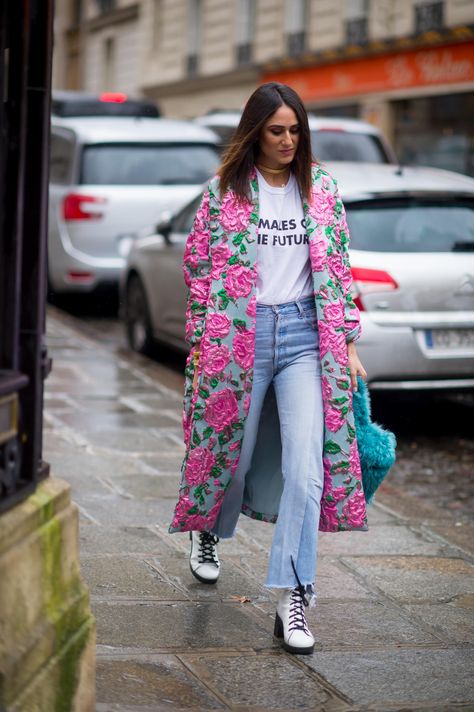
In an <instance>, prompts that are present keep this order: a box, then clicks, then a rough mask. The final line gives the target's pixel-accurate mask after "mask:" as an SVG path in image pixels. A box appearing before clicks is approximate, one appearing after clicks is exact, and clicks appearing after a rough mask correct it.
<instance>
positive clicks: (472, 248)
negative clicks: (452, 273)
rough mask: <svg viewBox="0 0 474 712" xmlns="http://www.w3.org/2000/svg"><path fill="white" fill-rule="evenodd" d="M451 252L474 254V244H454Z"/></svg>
mask: <svg viewBox="0 0 474 712" xmlns="http://www.w3.org/2000/svg"><path fill="white" fill-rule="evenodd" d="M451 251H452V252H474V242H455V243H454V244H453V246H452V248H451Z"/></svg>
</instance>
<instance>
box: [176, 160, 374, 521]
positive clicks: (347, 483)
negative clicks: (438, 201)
mask: <svg viewBox="0 0 474 712" xmlns="http://www.w3.org/2000/svg"><path fill="white" fill-rule="evenodd" d="M250 191H251V201H247V202H244V203H242V202H239V201H238V200H237V199H236V196H235V194H234V193H233V192H232V191H227V192H226V193H225V194H224V195H222V196H221V195H220V193H219V179H218V177H215V178H213V179H212V181H211V182H210V184H209V188H208V190H207V191H206V192H205V194H204V197H203V200H202V202H201V205H200V208H199V210H198V212H197V214H196V217H195V220H194V226H193V230H192V232H191V234H190V235H189V237H188V240H187V243H186V249H185V253H184V264H183V269H184V277H185V281H186V284H187V286H188V288H189V295H188V306H187V314H186V339H187V341H188V342H189V343H190V345H191V351H190V354H189V356H188V359H187V362H186V368H185V377H186V381H185V394H184V409H183V428H184V440H185V446H186V454H185V457H184V460H183V464H182V470H181V483H180V491H179V501H178V503H177V505H176V509H175V512H174V517H173V521H172V523H171V525H170V528H169V531H170V532H171V533H173V532H183V531H191V530H207V531H210V530H212V527H213V525H214V523H215V521H216V518H217V515H218V513H219V510H220V508H221V505H222V500H223V497H224V496H225V492H226V489H227V487H228V486H229V484H230V482H231V479H232V476H233V474H234V472H235V470H236V468H237V464H238V461H239V453H240V446H241V443H242V438H243V433H244V428H245V419H246V415H247V413H248V411H249V407H250V400H251V397H252V378H253V362H254V350H255V319H256V278H257V269H258V265H257V224H258V215H259V196H258V181H257V177H256V173H255V171H254V172H253V173H252V174H251V176H250ZM303 210H304V215H305V219H306V229H307V234H308V238H309V247H310V260H311V268H312V275H313V284H314V298H315V304H316V309H317V316H318V329H319V346H320V359H321V368H322V380H321V384H322V394H323V404H324V422H325V428H324V430H325V433H324V458H323V466H324V490H323V494H322V499H321V516H320V522H319V529H320V530H322V531H331V532H333V531H344V530H366V529H367V515H366V502H365V498H364V493H363V489H362V475H361V469H360V462H359V454H358V450H357V441H356V432H355V426H354V415H353V410H352V389H351V381H350V372H349V368H348V355H347V343H348V342H349V341H352V340H355V339H356V338H358V337H359V334H360V324H359V312H358V309H357V307H356V306H355V304H354V302H353V300H352V296H351V292H350V289H351V284H352V277H351V272H350V265H349V258H348V242H349V234H348V230H347V224H346V221H345V213H344V207H343V204H342V201H341V199H340V197H339V194H338V190H337V185H336V182H335V180H334V179H333V178H332V177H331V176H330V175H329V174H328V173H327V172H326V171H324V170H323V169H322V168H321V167H320V166H318V165H314V166H313V168H312V192H311V200H310V201H305V200H304V201H303ZM199 351H200V356H199ZM195 369H197V374H196V376H197V386H196V387H195V388H193V378H194V375H195V374H194V371H195ZM269 390H273V389H269ZM267 395H268V394H267ZM268 403H269V404H267V406H265V405H264V412H265V413H266V414H265V418H261V422H260V426H259V432H258V436H257V444H256V448H255V453H254V458H253V461H252V467H251V470H250V471H249V472H248V473H247V475H246V488H245V490H246V494H245V495H244V502H243V506H242V512H243V513H244V514H246V515H248V516H251V517H253V518H256V519H260V520H263V521H272V522H274V521H276V518H277V515H278V506H279V499H280V495H281V492H282V486H283V477H282V473H281V441H280V433H279V421H278V414H277V410H276V403H275V401H274V400H273V401H272V399H271V395H269V397H268ZM265 408H266V411H265ZM269 409H270V411H271V413H269ZM247 485H249V486H247Z"/></svg>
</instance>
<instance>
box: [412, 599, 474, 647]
mask: <svg viewBox="0 0 474 712" xmlns="http://www.w3.org/2000/svg"><path fill="white" fill-rule="evenodd" d="M404 609H405V610H406V611H408V613H409V614H411V615H412V617H413V619H415V620H416V619H419V620H421V621H423V623H425V624H426V625H429V626H430V627H431V628H432V629H433V632H434V633H435V634H436V635H438V637H439V638H441V639H442V640H445V641H446V642H450V643H471V644H472V643H473V642H474V595H472V594H471V596H459V597H458V598H457V599H455V600H453V601H451V602H450V603H437V604H435V605H428V604H412V605H404Z"/></svg>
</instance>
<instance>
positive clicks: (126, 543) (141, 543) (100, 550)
mask: <svg viewBox="0 0 474 712" xmlns="http://www.w3.org/2000/svg"><path fill="white" fill-rule="evenodd" d="M79 538H80V547H81V553H83V554H85V555H88V556H90V555H94V554H133V553H139V554H140V553H150V554H155V555H156V556H162V555H165V556H170V555H171V554H172V553H173V552H174V551H175V549H173V547H172V546H171V537H169V542H168V541H167V540H165V539H163V538H162V537H160V536H159V535H158V534H157V533H156V530H154V529H152V528H150V529H148V528H147V527H143V526H135V527H133V526H130V527H127V526H123V527H117V526H114V527H111V526H99V525H97V524H92V523H91V522H83V523H81V526H80V528H79Z"/></svg>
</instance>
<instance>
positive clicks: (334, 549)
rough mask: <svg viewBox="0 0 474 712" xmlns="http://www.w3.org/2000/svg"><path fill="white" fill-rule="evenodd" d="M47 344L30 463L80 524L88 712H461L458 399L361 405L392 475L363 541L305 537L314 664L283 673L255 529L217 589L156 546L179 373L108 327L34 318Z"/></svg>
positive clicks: (464, 690) (168, 498) (469, 407)
mask: <svg viewBox="0 0 474 712" xmlns="http://www.w3.org/2000/svg"><path fill="white" fill-rule="evenodd" d="M47 331H48V349H49V353H50V355H51V356H52V358H53V362H54V366H53V371H52V374H51V376H50V377H49V378H48V380H47V383H46V401H45V406H46V410H45V447H44V457H45V459H46V460H47V461H48V462H50V463H51V469H52V475H53V476H56V477H60V478H63V479H65V480H67V481H68V482H69V483H70V484H71V487H72V498H73V500H74V501H75V502H76V503H77V505H78V506H79V508H80V515H81V517H80V527H81V528H80V542H81V566H82V574H83V577H84V579H85V581H86V583H87V584H88V586H89V589H90V592H91V601H92V607H93V612H94V614H95V616H96V619H97V638H98V648H97V710H98V712H109V711H115V712H125V711H127V712H132V711H133V712H151V711H152V710H153V712H157V711H159V710H173V712H177V711H179V710H194V711H195V712H198V710H199V711H202V710H206V709H230V710H237V709H238V710H240V711H242V710H247V711H250V710H267V709H281V710H296V709H298V710H341V711H342V710H345V711H347V712H349V711H351V712H355V711H356V710H358V711H362V710H382V709H383V710H402V709H412V710H414V709H416V710H446V711H447V710H450V709H453V707H454V706H455V707H456V709H458V708H459V709H472V704H473V703H474V690H473V687H472V679H471V677H472V676H471V672H472V647H470V644H471V646H472V634H473V630H474V626H473V625H472V614H471V612H472V605H473V595H474V591H473V588H472V582H473V576H472V572H473V568H472V563H473V554H474V552H473V550H472V541H473V527H472V525H471V524H469V522H468V515H469V508H470V507H471V508H472V490H471V491H469V489H468V486H469V483H468V478H469V475H470V472H471V471H472V462H473V459H474V438H473V434H472V432H470V427H471V426H470V423H471V422H472V413H473V403H472V400H471V399H460V400H459V399H452V398H447V397H443V398H439V399H436V400H435V401H428V400H426V401H423V402H421V401H420V402H417V401H412V402H411V403H409V404H402V403H401V402H397V400H396V399H394V398H391V399H390V407H389V409H388V406H387V405H386V404H382V403H380V402H377V403H376V404H375V405H376V408H374V416H375V418H376V419H378V420H379V421H380V422H383V423H384V424H385V425H387V426H388V427H390V428H391V429H393V430H394V431H395V433H396V435H397V437H398V441H399V451H398V452H399V457H398V462H397V464H396V467H394V469H393V471H392V473H391V474H390V476H389V478H388V481H387V482H386V483H384V485H383V486H382V488H381V490H380V493H378V494H377V496H376V502H375V504H374V505H372V506H371V507H370V508H369V532H367V533H361V534H351V533H340V534H337V535H335V534H323V535H321V536H320V554H319V564H318V582H317V590H318V603H317V605H316V607H315V608H313V609H311V610H310V611H309V612H308V618H309V622H310V625H311V627H312V629H313V630H314V632H315V634H316V649H315V653H314V654H313V655H312V656H304V657H303V656H300V657H298V656H291V655H289V654H287V653H284V652H283V651H282V650H281V648H280V646H279V645H278V644H277V643H276V642H274V640H273V637H272V630H273V617H274V608H275V598H274V596H273V593H271V592H269V591H268V590H266V589H264V588H263V586H262V583H263V580H264V575H265V566H266V555H267V553H268V551H269V547H270V542H271V535H272V527H271V525H266V524H262V523H260V522H255V521H252V520H249V519H248V518H246V517H241V519H240V522H239V528H238V534H237V537H236V538H235V539H234V540H232V541H226V542H221V544H220V545H219V546H220V554H221V559H222V562H223V566H222V569H223V570H222V575H221V578H220V580H219V582H218V584H217V585H216V586H215V587H214V586H203V585H201V584H199V583H198V582H196V581H195V580H194V579H193V577H192V576H191V573H190V571H189V563H188V545H189V540H188V538H187V536H184V535H173V536H170V535H169V534H168V533H167V527H168V523H169V521H170V518H171V513H172V509H173V506H174V503H175V498H176V493H177V484H178V476H179V468H180V463H181V458H182V456H183V452H184V449H183V446H182V439H181V422H180V406H181V388H182V375H181V371H182V357H177V356H176V354H172V353H166V354H164V355H163V356H162V359H161V360H160V362H157V361H153V360H150V359H145V358H144V357H141V356H137V355H135V354H131V353H130V352H128V351H127V350H126V349H125V347H124V341H123V335H122V329H121V326H120V324H119V323H118V322H117V320H116V319H115V318H114V317H112V316H110V315H109V316H107V317H101V316H99V315H97V314H86V315H85V314H82V315H78V314H77V311H76V313H75V314H71V313H67V312H65V311H61V310H59V309H58V308H57V307H50V309H49V317H48V329H47ZM387 403H388V401H387ZM471 486H472V485H471ZM469 616H471V618H470V617H469Z"/></svg>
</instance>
